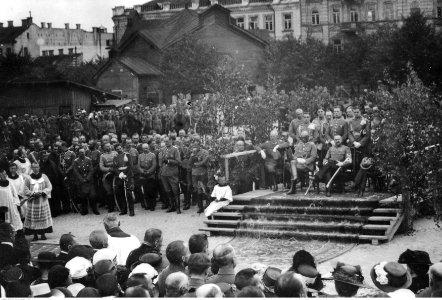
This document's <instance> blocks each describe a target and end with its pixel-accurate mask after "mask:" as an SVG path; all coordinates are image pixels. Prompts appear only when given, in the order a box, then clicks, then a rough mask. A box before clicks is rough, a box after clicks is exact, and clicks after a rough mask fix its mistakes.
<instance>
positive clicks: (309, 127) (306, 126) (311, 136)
mask: <svg viewBox="0 0 442 300" xmlns="http://www.w3.org/2000/svg"><path fill="white" fill-rule="evenodd" d="M303 121H304V122H303V123H301V124H299V125H298V129H297V130H296V141H297V142H299V141H300V140H301V133H302V132H304V131H306V132H307V134H308V140H309V141H314V140H315V139H316V137H317V134H318V133H319V132H318V133H317V132H316V131H315V125H314V124H311V123H310V114H309V113H308V112H305V113H304V119H303Z"/></svg>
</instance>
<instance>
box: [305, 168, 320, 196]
mask: <svg viewBox="0 0 442 300" xmlns="http://www.w3.org/2000/svg"><path fill="white" fill-rule="evenodd" d="M316 170H317V171H316ZM316 170H315V172H314V173H313V179H312V178H311V176H310V175H309V179H310V184H309V185H308V188H307V191H305V194H304V196H307V194H308V192H309V191H310V189H311V187H312V184H313V183H314V182H315V175H316V173H318V171H319V170H318V167H316ZM318 189H319V183H318Z"/></svg>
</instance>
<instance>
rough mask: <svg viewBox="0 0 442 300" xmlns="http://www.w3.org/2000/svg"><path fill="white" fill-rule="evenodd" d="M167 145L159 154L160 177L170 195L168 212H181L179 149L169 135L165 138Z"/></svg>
mask: <svg viewBox="0 0 442 300" xmlns="http://www.w3.org/2000/svg"><path fill="white" fill-rule="evenodd" d="M164 143H165V147H164V149H162V150H161V151H160V153H159V155H158V162H159V166H160V178H161V183H162V185H163V188H164V191H165V193H166V194H167V195H168V197H169V201H170V208H169V210H167V212H173V211H176V212H177V214H180V213H181V209H180V187H179V178H178V176H179V170H178V167H179V165H180V163H181V157H180V152H179V150H178V149H177V148H176V147H174V146H172V142H171V141H170V139H169V137H167V136H166V137H165V138H164Z"/></svg>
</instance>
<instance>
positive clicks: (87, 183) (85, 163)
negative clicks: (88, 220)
mask: <svg viewBox="0 0 442 300" xmlns="http://www.w3.org/2000/svg"><path fill="white" fill-rule="evenodd" d="M73 169H74V175H75V177H76V183H77V186H78V187H77V189H78V192H79V193H78V194H79V195H78V198H80V203H81V214H82V215H87V214H88V200H89V203H90V205H91V207H92V211H93V213H94V214H96V215H99V214H100V213H99V212H98V210H97V203H96V202H95V188H94V167H93V164H92V159H90V158H89V157H87V156H86V151H85V150H84V149H83V148H80V149H79V150H78V158H76V159H75V160H74V165H73Z"/></svg>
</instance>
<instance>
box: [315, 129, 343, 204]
mask: <svg viewBox="0 0 442 300" xmlns="http://www.w3.org/2000/svg"><path fill="white" fill-rule="evenodd" d="M351 162H352V161H351V151H350V148H348V147H347V146H345V145H342V137H341V136H340V135H336V136H335V139H334V145H333V146H332V147H330V149H328V151H327V154H326V155H325V159H324V162H323V164H324V167H323V168H322V169H321V170H320V171H319V172H318V173H317V174H316V175H315V180H316V181H317V182H319V181H320V180H323V179H325V181H324V182H325V183H326V184H327V183H328V182H329V181H330V179H331V178H332V176H333V174H334V173H335V172H336V171H337V170H338V169H339V168H341V171H340V173H341V174H338V175H337V176H336V178H335V182H336V186H337V190H338V191H339V192H341V193H342V192H343V191H344V182H343V181H344V180H343V178H342V176H339V175H342V173H343V172H342V169H343V168H345V167H347V166H349V165H351ZM325 191H326V196H327V197H330V196H331V186H330V187H329V188H327V187H326V190H325Z"/></svg>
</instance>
